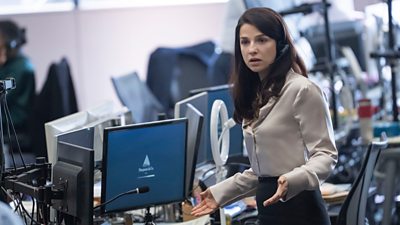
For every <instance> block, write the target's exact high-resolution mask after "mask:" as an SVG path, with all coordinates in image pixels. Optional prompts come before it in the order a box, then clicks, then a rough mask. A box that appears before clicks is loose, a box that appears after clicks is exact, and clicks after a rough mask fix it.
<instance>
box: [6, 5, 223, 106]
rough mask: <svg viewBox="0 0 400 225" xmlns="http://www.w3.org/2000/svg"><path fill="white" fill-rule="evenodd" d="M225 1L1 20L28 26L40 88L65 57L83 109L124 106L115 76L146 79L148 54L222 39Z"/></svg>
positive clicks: (29, 49) (30, 51) (29, 52)
mask: <svg viewBox="0 0 400 225" xmlns="http://www.w3.org/2000/svg"><path fill="white" fill-rule="evenodd" d="M225 4H226V3H209V4H197V5H183V6H164V7H132V8H124V9H103V10H84V11H81V10H75V11H69V12H55V13H35V14H20V15H12V16H0V19H4V18H11V19H13V20H15V21H16V22H17V23H19V24H20V25H21V26H23V27H26V28H27V38H28V43H27V45H26V46H25V47H24V52H25V53H26V54H27V55H28V56H29V57H31V59H32V61H33V63H34V65H35V67H36V73H37V74H36V81H37V91H39V90H40V89H41V87H42V86H43V83H44V81H45V78H46V76H47V69H48V67H49V65H50V63H51V62H53V61H58V60H60V59H61V57H62V56H66V57H67V58H68V60H69V61H70V64H71V69H72V74H73V80H74V83H75V88H76V93H77V97H78V104H79V107H80V109H86V108H88V107H91V106H94V105H97V104H99V103H101V102H102V101H105V100H113V101H115V102H116V103H118V104H120V103H119V100H118V98H117V96H116V94H115V92H114V89H113V87H112V83H111V77H112V76H118V75H123V74H127V73H130V72H132V71H137V72H138V73H139V76H140V77H141V78H142V80H145V79H146V73H147V62H148V58H149V56H150V54H151V52H152V51H154V50H155V49H156V48H157V47H160V46H164V47H178V46H179V47H180V46H187V45H192V44H196V43H199V42H203V41H206V40H217V39H218V37H219V35H220V30H221V29H222V23H223V18H224V9H225ZM17 85H18V84H17Z"/></svg>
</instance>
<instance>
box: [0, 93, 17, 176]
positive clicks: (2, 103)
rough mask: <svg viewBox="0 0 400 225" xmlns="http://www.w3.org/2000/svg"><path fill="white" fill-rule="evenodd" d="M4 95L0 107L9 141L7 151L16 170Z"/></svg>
mask: <svg viewBox="0 0 400 225" xmlns="http://www.w3.org/2000/svg"><path fill="white" fill-rule="evenodd" d="M5 102H6V100H5V96H4V101H2V102H1V107H2V108H3V110H4V112H5V119H6V128H7V137H8V141H9V143H10V144H9V149H8V152H9V154H10V156H11V159H12V162H13V166H14V171H15V172H16V171H17V164H16V163H15V158H14V154H13V152H14V151H13V147H12V144H11V143H12V139H11V133H10V123H9V117H8V114H7V113H6V106H5Z"/></svg>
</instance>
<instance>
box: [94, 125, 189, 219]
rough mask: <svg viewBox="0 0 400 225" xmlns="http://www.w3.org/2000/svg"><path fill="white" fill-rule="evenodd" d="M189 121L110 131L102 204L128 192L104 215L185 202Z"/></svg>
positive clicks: (106, 142) (106, 140) (104, 209)
mask: <svg viewBox="0 0 400 225" xmlns="http://www.w3.org/2000/svg"><path fill="white" fill-rule="evenodd" d="M186 133H187V119H186V118H182V119H169V120H162V121H154V122H147V123H141V124H134V125H128V126H120V127H113V128H106V129H105V130H104V145H103V179H102V190H101V192H102V193H101V201H102V202H106V201H108V200H110V199H112V198H113V197H115V196H117V195H119V194H121V193H124V192H126V191H129V190H132V189H135V188H138V187H145V186H147V187H149V192H147V193H142V194H136V195H125V196H123V197H121V198H118V199H116V200H115V201H113V202H111V203H109V204H107V205H105V206H104V207H102V212H103V213H110V212H118V211H125V210H129V209H139V208H145V207H150V206H154V205H162V204H167V203H172V202H179V201H183V200H184V199H185V176H186Z"/></svg>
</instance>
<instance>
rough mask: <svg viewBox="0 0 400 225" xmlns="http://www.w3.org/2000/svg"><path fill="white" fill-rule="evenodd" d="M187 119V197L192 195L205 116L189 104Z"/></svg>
mask: <svg viewBox="0 0 400 225" xmlns="http://www.w3.org/2000/svg"><path fill="white" fill-rule="evenodd" d="M186 106H187V109H186V114H185V117H186V118H187V119H188V131H187V150H186V179H185V180H186V184H185V193H186V194H185V195H186V197H189V196H190V195H191V193H192V189H193V182H194V174H195V170H196V161H197V155H198V151H199V146H200V140H201V131H202V128H203V121H204V116H203V114H202V113H201V112H200V111H199V110H197V109H196V108H195V107H194V106H193V105H192V104H190V103H188V104H187V105H186Z"/></svg>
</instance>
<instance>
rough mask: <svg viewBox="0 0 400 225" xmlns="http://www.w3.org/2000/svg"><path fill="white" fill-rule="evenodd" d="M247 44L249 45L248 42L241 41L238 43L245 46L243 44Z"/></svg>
mask: <svg viewBox="0 0 400 225" xmlns="http://www.w3.org/2000/svg"><path fill="white" fill-rule="evenodd" d="M247 43H249V41H248V40H241V41H240V44H241V45H245V44H247Z"/></svg>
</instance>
